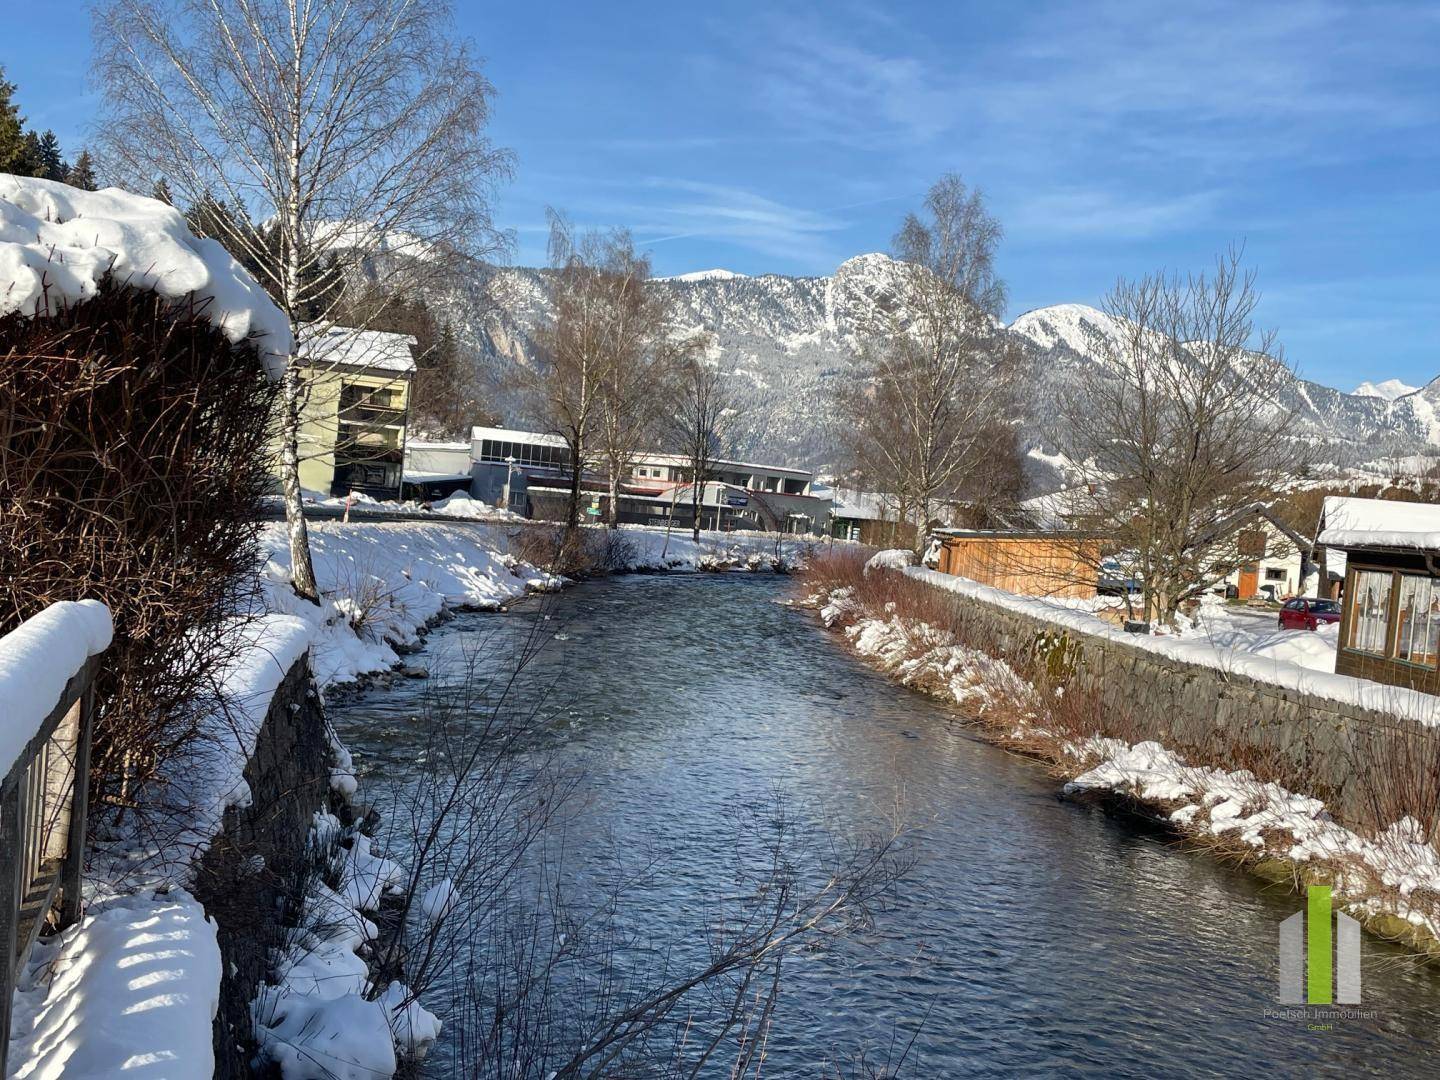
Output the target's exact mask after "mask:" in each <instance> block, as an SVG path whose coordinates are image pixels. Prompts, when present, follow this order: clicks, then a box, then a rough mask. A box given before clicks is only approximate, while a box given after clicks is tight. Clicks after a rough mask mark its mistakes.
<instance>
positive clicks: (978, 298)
mask: <svg viewBox="0 0 1440 1080" xmlns="http://www.w3.org/2000/svg"><path fill="white" fill-rule="evenodd" d="M1000 237H1001V228H1000V224H999V222H998V221H996V220H995V218H994V217H993V216H991V214H990V213H989V211H988V210H987V209H986V208H985V203H984V199H983V197H982V196H981V194H980V193H979V192H978V191H972V190H970V189H968V188H966V186H965V184H964V183H963V182H962V181H961V180H960V178H959V177H958V176H955V175H953V174H952V175H947V176H945V177H943V178H942V179H941V180H940V181H939V182H938V183H936V184H935V186H934V187H932V188H931V189H930V192H929V194H928V195H927V196H926V199H925V209H924V212H923V215H916V214H911V215H909V216H908V217H907V218H906V219H905V222H904V224H903V225H902V226H901V228H900V231H899V232H898V233H897V234H896V237H895V244H894V246H895V254H896V257H897V259H898V260H899V264H900V270H899V273H898V276H897V280H896V282H895V286H894V289H893V293H892V295H890V296H888V297H886V298H884V300H883V301H882V302H881V303H879V304H878V305H877V306H876V309H875V312H874V314H873V315H872V316H871V317H870V318H869V319H868V320H867V322H868V325H867V326H866V328H865V330H866V339H867V340H866V342H865V350H864V355H863V358H862V360H861V362H860V365H859V369H858V371H857V372H856V374H857V376H858V377H857V378H856V379H854V380H851V381H850V382H849V383H848V384H847V388H846V389H845V390H843V391H842V394H841V400H840V405H841V411H842V413H843V414H844V415H845V418H846V420H847V421H848V423H849V426H850V430H851V432H852V449H853V454H854V463H855V465H856V467H857V470H858V471H859V473H860V475H861V476H862V477H863V478H864V481H865V482H866V483H867V484H869V485H870V486H872V487H876V488H878V489H880V490H882V491H885V492H887V493H889V494H891V495H893V496H894V498H895V500H896V502H897V505H898V508H899V511H900V515H901V518H902V520H906V521H911V520H913V521H914V522H915V524H916V526H917V530H916V531H917V536H916V543H917V545H919V544H923V541H924V530H925V527H926V526H927V525H928V524H929V523H930V521H931V520H932V517H933V516H934V514H935V511H936V509H937V507H938V506H939V505H940V504H943V503H947V502H955V501H959V500H961V499H965V498H967V497H969V496H982V497H983V499H984V501H985V502H986V503H987V504H994V503H995V502H997V501H1000V498H1001V496H1002V495H1003V496H1006V497H1008V499H1009V501H1012V502H1013V499H1014V495H1015V491H1014V489H1013V487H1011V489H1010V490H1009V491H1008V492H1001V491H998V490H995V489H994V488H995V484H994V481H995V480H997V479H1000V478H1002V477H1003V478H1004V479H1005V480H1006V482H1007V485H1008V484H1010V483H1012V482H1013V480H1014V478H1015V475H1016V472H1015V470H1014V469H1013V468H1012V467H1009V465H1007V466H1006V467H1005V468H997V467H989V466H993V465H995V464H996V454H997V453H1002V452H1004V451H1005V449H1006V447H1007V446H1008V447H1009V448H1010V450H1011V451H1013V447H1014V433H1013V426H1012V416H1011V413H1012V411H1013V410H1012V401H1011V397H1010V393H1011V389H1010V382H1011V380H1009V379H1007V375H1008V374H1009V372H1010V369H1011V368H1012V367H1013V366H1014V364H1015V363H1016V359H1017V358H1016V353H1015V352H1014V350H1013V348H1012V347H1011V346H1010V345H1008V343H1007V342H1006V339H1005V337H1004V335H1003V333H1001V332H1000V331H1001V328H1000V326H999V323H998V317H999V316H1000V315H1001V314H1002V313H1003V311H1004V307H1005V286H1004V284H1003V283H1002V282H1001V281H1000V279H999V278H998V277H997V276H996V274H995V265H994V259H995V249H996V247H997V245H998V244H999V241H1000ZM1009 456H1010V457H1012V458H1013V453H1011V454H1010V455H1009Z"/></svg>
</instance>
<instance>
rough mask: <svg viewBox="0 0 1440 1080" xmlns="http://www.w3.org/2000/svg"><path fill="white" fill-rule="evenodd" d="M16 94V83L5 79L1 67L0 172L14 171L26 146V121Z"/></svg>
mask: <svg viewBox="0 0 1440 1080" xmlns="http://www.w3.org/2000/svg"><path fill="white" fill-rule="evenodd" d="M14 96H15V84H14V83H10V82H6V81H5V71H4V69H3V68H0V172H14V171H15V168H14V166H15V165H16V163H17V162H19V161H20V155H21V153H22V151H23V150H24V147H25V122H24V120H23V119H22V118H21V116H20V109H19V106H17V105H16V104H15V101H14Z"/></svg>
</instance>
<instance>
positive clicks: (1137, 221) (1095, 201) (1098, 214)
mask: <svg viewBox="0 0 1440 1080" xmlns="http://www.w3.org/2000/svg"><path fill="white" fill-rule="evenodd" d="M1220 200H1221V193H1220V192H1218V191H1199V192H1194V193H1192V194H1188V195H1179V196H1176V197H1174V198H1169V199H1145V198H1139V197H1125V196H1121V195H1118V194H1116V193H1113V192H1109V191H1102V190H1091V189H1078V190H1077V189H1069V190H1060V191H1049V192H1042V193H1040V194H1037V195H1035V196H1033V197H1031V198H1029V199H1026V200H1024V201H1022V202H1020V203H1019V204H1018V205H1017V206H1015V207H1014V208H1013V209H1012V211H1011V212H1010V214H1009V215H1007V224H1008V225H1009V226H1010V228H1011V230H1012V232H1015V233H1024V234H1030V235H1033V236H1037V237H1042V238H1043V237H1044V236H1046V235H1056V234H1059V235H1066V236H1083V235H1091V234H1094V235H1101V236H1105V237H1108V238H1111V239H1120V240H1136V239H1144V238H1147V237H1152V236H1157V235H1160V234H1163V233H1169V232H1175V231H1179V230H1183V229H1190V228H1194V227H1195V226H1197V225H1201V224H1203V223H1205V222H1206V221H1208V220H1210V219H1211V218H1212V217H1213V216H1214V211H1215V209H1216V207H1217V205H1218V204H1219V202H1220Z"/></svg>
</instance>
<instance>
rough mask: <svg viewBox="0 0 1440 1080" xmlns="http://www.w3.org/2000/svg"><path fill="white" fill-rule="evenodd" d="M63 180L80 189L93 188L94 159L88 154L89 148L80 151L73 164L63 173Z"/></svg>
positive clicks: (90, 189) (94, 185) (94, 184)
mask: <svg viewBox="0 0 1440 1080" xmlns="http://www.w3.org/2000/svg"><path fill="white" fill-rule="evenodd" d="M65 182H66V183H67V184H69V185H70V186H71V187H77V188H79V189H80V190H82V191H94V190H95V187H96V182H95V159H94V158H92V157H91V156H90V151H89V150H81V151H80V156H79V157H77V158H76V159H75V164H74V165H71V166H70V168H69V170H67V171H66V173H65Z"/></svg>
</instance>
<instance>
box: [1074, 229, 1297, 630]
mask: <svg viewBox="0 0 1440 1080" xmlns="http://www.w3.org/2000/svg"><path fill="white" fill-rule="evenodd" d="M1259 300H1260V294H1259V293H1258V292H1257V291H1256V289H1255V274H1254V271H1253V270H1246V269H1243V268H1242V266H1241V252H1240V251H1239V250H1238V249H1236V248H1232V249H1230V250H1229V251H1227V252H1226V253H1225V254H1223V255H1221V256H1220V257H1219V258H1217V259H1216V261H1215V267H1214V270H1213V271H1212V272H1210V273H1208V274H1207V273H1202V274H1189V275H1185V276H1180V275H1176V274H1164V273H1160V274H1152V275H1150V276H1149V277H1146V278H1143V279H1141V280H1140V281H1120V282H1119V283H1117V284H1116V286H1115V287H1114V289H1113V290H1111V292H1110V295H1109V296H1108V297H1107V298H1106V302H1105V310H1106V313H1107V314H1108V315H1109V316H1110V319H1109V320H1108V322H1107V324H1106V326H1105V327H1104V328H1102V329H1101V330H1099V331H1096V332H1094V333H1093V334H1092V338H1093V342H1092V344H1093V348H1094V351H1095V352H1096V354H1097V355H1098V356H1099V357H1100V360H1101V363H1102V365H1103V368H1104V371H1103V374H1102V375H1101V376H1100V377H1095V378H1089V379H1086V380H1085V381H1084V383H1083V384H1082V385H1081V388H1080V390H1079V392H1078V393H1077V394H1076V395H1075V396H1074V397H1073V398H1072V400H1071V401H1070V402H1069V405H1068V407H1067V409H1066V414H1067V415H1066V417H1065V419H1066V421H1067V422H1066V425H1065V427H1066V429H1067V430H1068V431H1069V433H1070V434H1069V436H1068V438H1069V445H1068V446H1066V447H1065V450H1066V453H1067V456H1068V457H1069V458H1070V459H1071V461H1072V462H1073V463H1074V464H1075V467H1076V468H1077V469H1079V470H1080V473H1081V476H1082V483H1081V485H1080V486H1079V487H1078V489H1077V491H1076V492H1075V493H1074V494H1073V496H1072V498H1073V500H1074V501H1075V504H1076V510H1077V519H1078V520H1079V521H1080V522H1081V523H1082V524H1084V525H1085V526H1087V527H1089V528H1092V529H1094V530H1097V531H1100V532H1103V533H1104V534H1105V535H1106V536H1107V537H1108V538H1109V544H1110V547H1111V548H1112V549H1113V550H1114V551H1115V552H1116V553H1117V555H1118V556H1119V557H1120V560H1121V562H1122V563H1123V564H1124V565H1125V566H1126V567H1128V568H1129V569H1130V571H1131V572H1132V573H1133V574H1134V576H1135V578H1136V579H1138V581H1139V583H1140V585H1141V588H1142V590H1143V595H1144V599H1145V613H1146V616H1147V618H1150V619H1152V620H1156V621H1159V622H1161V623H1172V622H1173V621H1174V618H1175V614H1176V612H1177V611H1178V610H1179V608H1180V605H1181V604H1182V603H1184V602H1185V601H1186V600H1188V599H1191V598H1193V597H1195V596H1197V595H1198V594H1199V593H1201V592H1203V591H1204V590H1205V589H1207V588H1211V587H1213V586H1214V584H1215V583H1216V581H1217V580H1220V579H1223V577H1224V576H1225V575H1226V574H1228V573H1229V571H1230V570H1231V569H1233V568H1234V566H1235V564H1236V560H1237V559H1242V558H1243V557H1244V556H1243V552H1239V551H1237V550H1236V545H1235V540H1234V536H1233V535H1232V533H1233V530H1231V531H1229V532H1227V531H1226V530H1225V529H1221V528H1217V525H1219V524H1221V523H1224V522H1226V521H1228V520H1229V519H1231V518H1234V517H1236V516H1237V515H1239V514H1241V513H1242V512H1243V511H1245V509H1246V508H1247V507H1251V506H1252V505H1253V504H1256V503H1268V502H1269V501H1271V500H1272V499H1273V498H1274V497H1275V495H1276V494H1277V492H1278V491H1279V490H1280V488H1281V485H1282V484H1283V482H1284V481H1285V480H1286V479H1287V478H1288V477H1291V476H1293V475H1294V474H1295V473H1296V472H1297V471H1298V470H1299V469H1300V468H1301V467H1302V465H1303V462H1304V459H1305V445H1304V443H1303V441H1302V440H1300V439H1297V438H1295V437H1294V435H1293V433H1292V431H1291V424H1290V419H1291V414H1290V412H1289V411H1288V410H1287V409H1285V408H1284V407H1283V406H1282V405H1281V404H1280V401H1281V396H1280V395H1281V391H1282V390H1283V388H1284V387H1285V386H1286V385H1287V384H1288V383H1289V382H1290V381H1291V380H1292V379H1293V378H1294V373H1293V371H1292V369H1291V368H1290V367H1289V366H1288V365H1287V364H1286V362H1285V360H1284V358H1283V354H1282V353H1281V351H1280V348H1279V345H1278V343H1277V341H1276V339H1275V335H1274V334H1273V333H1269V332H1267V333H1257V332H1256V330H1255V326H1254V321H1253V317H1254V313H1255V308H1256V305H1257V304H1258V303H1259Z"/></svg>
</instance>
